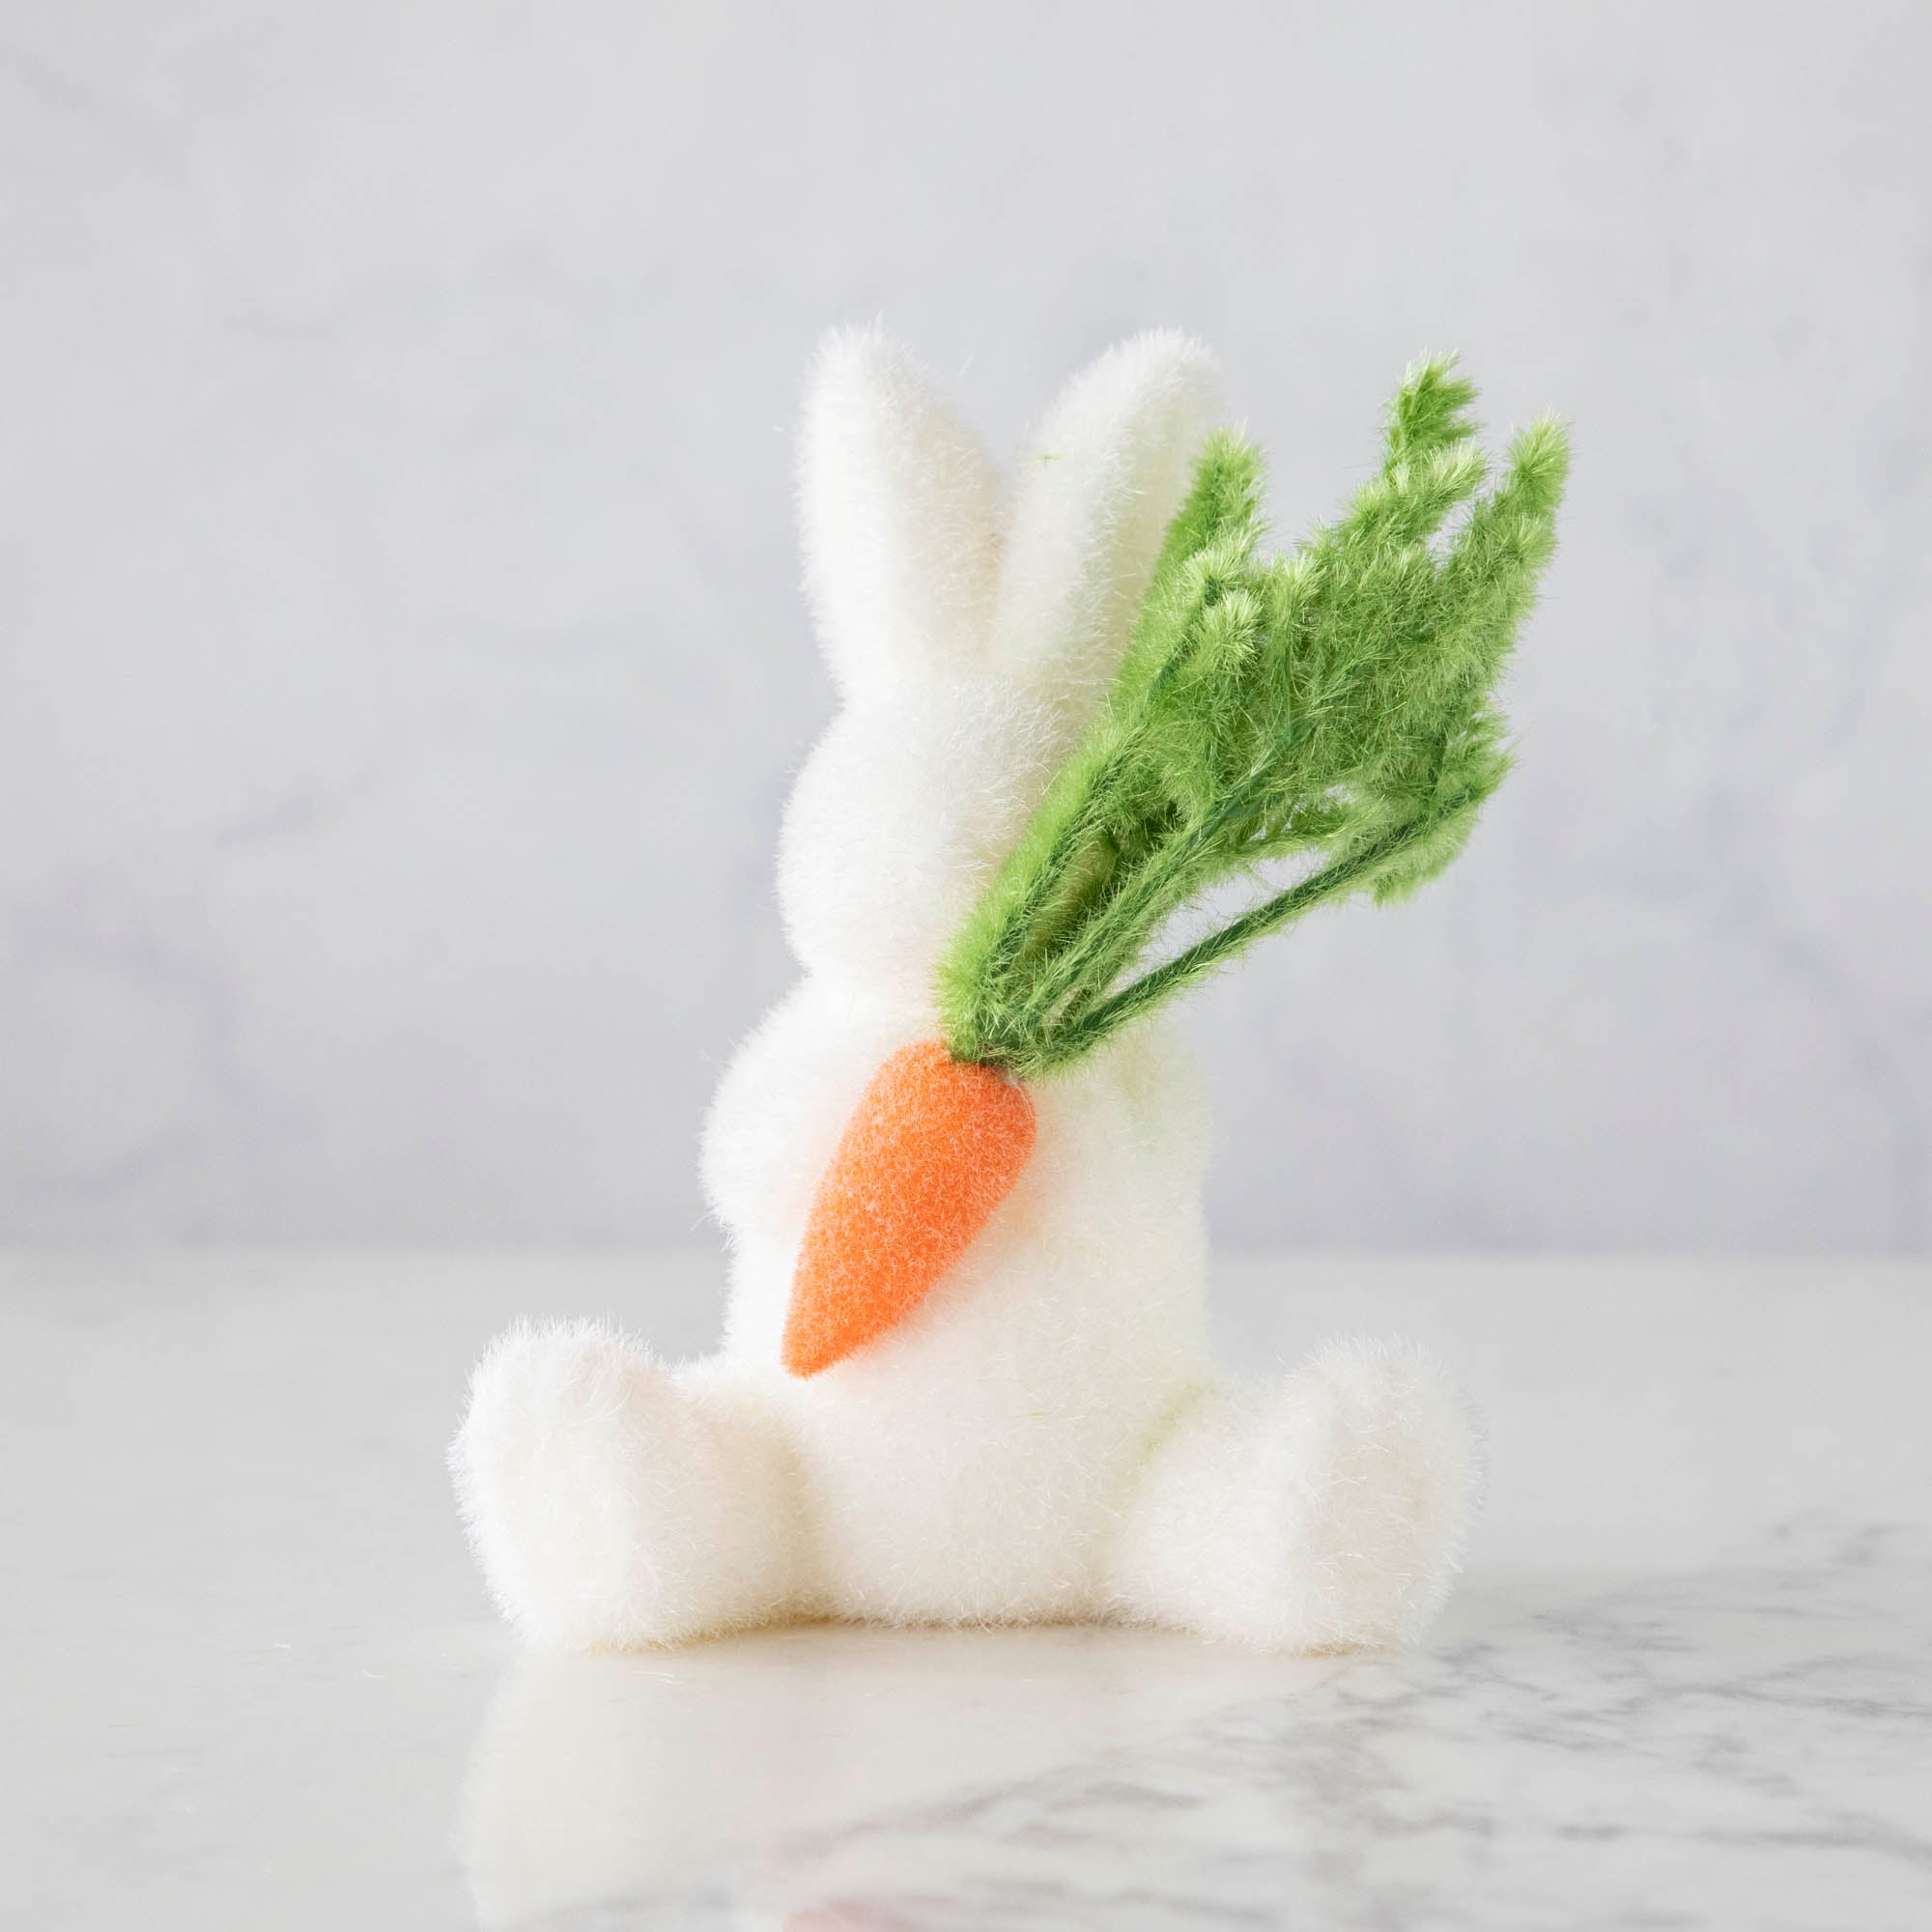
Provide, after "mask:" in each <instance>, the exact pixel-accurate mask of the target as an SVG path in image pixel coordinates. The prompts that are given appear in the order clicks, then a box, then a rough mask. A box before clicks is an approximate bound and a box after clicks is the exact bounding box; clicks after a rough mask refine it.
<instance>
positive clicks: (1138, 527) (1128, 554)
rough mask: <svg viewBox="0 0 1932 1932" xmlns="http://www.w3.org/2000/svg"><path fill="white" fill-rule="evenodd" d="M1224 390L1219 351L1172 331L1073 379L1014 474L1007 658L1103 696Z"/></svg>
mask: <svg viewBox="0 0 1932 1932" xmlns="http://www.w3.org/2000/svg"><path fill="white" fill-rule="evenodd" d="M1217 402H1218V384H1217V383H1216V380H1215V372H1214V363H1213V358H1212V357H1211V356H1210V355H1208V351H1207V350H1206V349H1204V348H1203V347H1202V346H1201V345H1200V344H1199V343H1197V342H1193V341H1190V340H1189V339H1188V338H1187V337H1186V336H1184V335H1180V334H1178V333H1176V332H1175V331H1173V330H1171V329H1163V330H1158V331H1154V332H1151V333H1149V334H1146V335H1136V336H1133V337H1131V338H1129V339H1128V340H1127V341H1125V342H1122V343H1120V344H1118V345H1116V347H1114V348H1112V349H1110V350H1108V351H1107V353H1106V354H1105V355H1102V356H1101V357H1100V358H1099V360H1098V361H1096V362H1094V363H1091V364H1090V365H1089V366H1088V367H1087V368H1085V369H1083V370H1082V371H1081V372H1080V374H1079V375H1077V376H1075V377H1074V378H1073V380H1072V381H1071V382H1070V383H1068V384H1067V385H1066V387H1065V389H1063V390H1062V391H1061V393H1060V398H1059V400H1058V401H1057V402H1056V403H1055V404H1054V406H1053V408H1052V409H1051V410H1050V411H1049V412H1047V416H1046V420H1045V422H1044V424H1043V425H1042V426H1041V428H1040V430H1039V433H1038V435H1037V438H1036V439H1035V441H1034V445H1033V447H1032V449H1031V450H1030V451H1029V453H1028V454H1027V455H1026V456H1024V457H1023V458H1022V459H1021V462H1020V469H1019V473H1018V476H1017V478H1016V479H1015V485H1014V491H1013V502H1012V509H1011V518H1010V522H1009V526H1008V532H1007V540H1006V554H1005V559H1004V561H1003V562H1002V564H1001V567H1000V584H999V592H998V598H997V601H996V605H995V610H994V616H993V626H992V632H991V638H992V646H991V649H992V656H993V659H994V661H995V663H996V664H997V665H998V666H999V667H1000V668H1002V669H1005V670H1007V671H1008V672H1009V673H1010V674H1012V675H1015V676H1018V677H1021V678H1024V679H1026V680H1027V681H1029V682H1030V683H1034V684H1036V685H1037V686H1038V687H1041V688H1043V690H1044V691H1045V692H1046V693H1047V695H1049V696H1055V697H1057V698H1058V699H1059V701H1061V702H1062V703H1063V704H1064V705H1065V706H1066V707H1069V708H1074V709H1078V710H1080V711H1082V712H1084V711H1085V710H1086V709H1089V708H1091V706H1092V704H1093V702H1094V698H1095V696H1097V694H1098V693H1099V692H1100V691H1101V690H1103V689H1104V688H1105V686H1106V684H1107V682H1108V680H1109V679H1110V678H1111V676H1112V675H1113V672H1114V668H1115V667H1116V665H1117V664H1118V663H1119V661H1120V656H1121V652H1122V649H1123V648H1124V646H1125V643H1126V639H1127V633H1128V631H1129V630H1130V629H1131V628H1132V625H1133V621H1134V617H1135V615H1136V613H1137V612H1138V611H1139V609H1140V603H1141V599H1142V597H1143V596H1144V595H1145V594H1146V591H1147V586H1148V580H1149V577H1150V576H1151V573H1152V570H1153V563H1154V558H1155V556H1156V555H1157V554H1159V550H1160V541H1161V535H1162V532H1163V531H1164V530H1165V529H1166V527H1167V524H1168V520H1169V519H1170V518H1171V517H1172V516H1173V515H1174V513H1175V511H1176V510H1178V509H1179V507H1180V502H1181V498H1182V497H1183V496H1184V495H1185V494H1186V491H1187V484H1188V474H1189V470H1190V469H1191V468H1192V465H1193V461H1194V458H1195V455H1196V454H1197V453H1198V451H1199V449H1200V447H1201V443H1202V440H1203V439H1204V438H1205V437H1206V436H1207V434H1208V430H1209V429H1210V428H1212V426H1213V422H1214V417H1215V412H1216V405H1217Z"/></svg>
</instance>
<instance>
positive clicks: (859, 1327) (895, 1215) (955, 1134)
mask: <svg viewBox="0 0 1932 1932" xmlns="http://www.w3.org/2000/svg"><path fill="white" fill-rule="evenodd" d="M1035 1130H1036V1122H1035V1118H1034V1106H1033V1099H1032V1096H1031V1095H1030V1094H1028V1093H1027V1091H1026V1089H1025V1088H1024V1087H1021V1086H1018V1085H1016V1084H1015V1083H1014V1082H1012V1081H1010V1080H1009V1079H1008V1078H1007V1077H1006V1076H1005V1075H1004V1074H1003V1073H1001V1072H999V1071H998V1069H997V1068H994V1067H990V1066H980V1065H975V1064H973V1063H972V1062H968V1061H959V1060H954V1059H953V1057H952V1053H951V1051H950V1050H949V1049H948V1047H947V1045H946V1042H945V1041H944V1040H938V1039H922V1040H915V1041H914V1042H913V1043H912V1044H911V1045H909V1046H902V1047H900V1048H899V1050H898V1051H897V1052H896V1053H895V1054H894V1055H892V1057H891V1058H890V1059H889V1060H887V1061H886V1063H885V1065H883V1066H881V1067H880V1068H879V1070H878V1072H877V1073H875V1074H874V1075H873V1076H872V1080H871V1084H870V1085H869V1086H867V1089H866V1092H865V1094H864V1096H863V1097H862V1098H861V1100H860V1102H859V1105H858V1107H857V1109H856V1110H855V1111H854V1113H853V1115H852V1118H851V1120H850V1121H849V1122H847V1123H846V1127H845V1131H844V1133H843V1135H842V1136H841V1137H840V1139H839V1142H838V1151H837V1152H835V1153H834V1155H833V1157H832V1164H831V1166H830V1167H828V1168H827V1169H826V1171H825V1176H824V1178H823V1179H821V1180H820V1182H819V1184H818V1192H817V1194H816V1195H815V1196H814V1197H813V1200H812V1204H811V1213H810V1218H809V1219H808V1221H807V1224H806V1231H805V1240H804V1242H803V1244H802V1245H801V1247H800V1249H799V1258H798V1267H797V1269H796V1272H795V1273H794V1275H793V1277H792V1295H791V1306H790V1308H789V1310H788V1311H787V1313H786V1317H785V1328H784V1338H783V1341H782V1343H781V1347H780V1350H779V1359H780V1361H781V1363H782V1364H783V1366H784V1367H785V1369H786V1370H787V1371H788V1372H789V1373H790V1374H792V1375H794V1376H799V1377H801V1378H804V1377H810V1376H815V1375H817V1374H819V1373H820V1372H821V1371H823V1370H825V1369H829V1368H830V1367H832V1365H833V1364H834V1363H835V1362H838V1361H842V1360H843V1359H844V1358H845V1356H847V1355H849V1354H850V1353H851V1352H852V1351H853V1350H855V1349H859V1348H863V1347H864V1346H865V1345H866V1344H867V1342H871V1341H874V1340H876V1339H877V1338H878V1337H879V1336H881V1335H883V1334H885V1333H886V1331H887V1330H888V1329H890V1328H893V1327H895V1326H896V1325H897V1324H898V1323H899V1322H900V1321H904V1320H905V1319H906V1317H907V1316H909V1315H910V1314H911V1313H912V1312H913V1310H914V1309H916V1308H917V1307H918V1306H919V1305H920V1303H921V1302H923V1300H924V1299H925V1297H926V1295H927V1294H928V1293H931V1291H932V1289H933V1288H934V1287H935V1286H936V1285H937V1283H938V1282H939V1281H940V1280H941V1279H942V1277H943V1276H944V1275H945V1274H946V1272H947V1270H948V1269H949V1268H951V1267H952V1264H954V1263H955V1262H956V1261H957V1260H958V1259H959V1257H960V1256H961V1255H963V1254H964V1253H965V1252H966V1250H967V1249H968V1248H969V1247H970V1246H972V1244H973V1242H974V1241H975V1240H976V1239H977V1238H978V1236H979V1235H980V1231H981V1230H982V1229H983V1228H984V1227H985V1225H986V1223H987V1222H988V1221H989V1220H990V1219H991V1218H992V1215H993V1210H994V1209H995V1208H998V1207H999V1205H1000V1203H1001V1202H1002V1201H1004V1200H1005V1199H1006V1197H1007V1195H1008V1194H1009V1192H1010V1191H1011V1189H1012V1185H1013V1183H1014V1182H1015V1181H1016V1180H1017V1179H1019V1177H1020V1174H1021V1172H1022V1170H1023V1169H1024V1168H1025V1166H1026V1164H1027V1161H1028V1159H1029V1157H1030V1156H1031V1155H1032V1152H1033V1144H1034V1135H1035Z"/></svg>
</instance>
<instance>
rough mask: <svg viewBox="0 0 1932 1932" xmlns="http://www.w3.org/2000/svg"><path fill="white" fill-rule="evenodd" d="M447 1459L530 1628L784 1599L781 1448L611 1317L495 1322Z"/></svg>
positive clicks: (580, 1629) (691, 1622) (758, 1605)
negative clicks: (495, 1334)
mask: <svg viewBox="0 0 1932 1932" xmlns="http://www.w3.org/2000/svg"><path fill="white" fill-rule="evenodd" d="M449 1461H450V1469H451V1472H452V1474H453V1475H454V1477H455V1480H456V1488H457V1493H458V1496H459V1498H460V1500H461V1502H462V1505H463V1513H464V1519H465V1521H466V1522H467V1523H468V1525H469V1537H470V1541H471V1543H472V1544H473V1546H474V1548H475V1550H476V1555H477V1559H478V1561H479V1563H480V1564H481V1566H482V1569H483V1574H484V1577H485V1580H486V1581H487V1582H488V1584H489V1586H490V1591H491V1594H492V1595H493V1596H494V1597H495V1598H496V1599H497V1603H498V1604H499V1605H501V1607H502V1610H503V1613H504V1614H505V1616H507V1617H508V1618H509V1620H510V1622H511V1623H512V1624H513V1625H515V1627H516V1628H517V1630H518V1631H519V1632H520V1633H521V1634H523V1635H524V1636H525V1637H526V1639H528V1640H529V1641H530V1642H532V1643H535V1644H538V1645H540V1646H542V1647H544V1648H547V1649H554V1650H578V1651H582V1650H615V1649H628V1648H632V1647H635V1646H638V1645H644V1644H664V1643H677V1642H682V1641H684V1640H686V1639H688V1638H690V1637H694V1636H700V1635H703V1634H707V1633H710V1632H713V1631H720V1630H728V1629H733V1628H737V1627H740V1626H743V1625H746V1624H753V1623H761V1622H764V1621H767V1620H768V1619H769V1618H771V1617H772V1616H773V1615H775V1614H777V1613H778V1612H779V1611H780V1609H781V1606H782V1605H783V1602H784V1599H785V1597H786V1594H787V1577H788V1572H789V1567H790V1566H789V1561H788V1557H787V1527H786V1526H787V1525H788V1523H790V1522H791V1520H793V1519H794V1518H795V1515H796V1511H795V1509H794V1507H793V1505H792V1502H791V1498H790V1495H789V1487H790V1486H789V1477H788V1472H787V1469H786V1466H785V1460H784V1456H783V1452H782V1449H781V1446H780V1445H779V1444H778V1443H777V1441H776V1440H775V1439H774V1438H773V1437H772V1436H771V1435H770V1434H769V1433H768V1432H767V1431H765V1430H762V1429H761V1428H760V1427H759V1425H758V1423H757V1422H756V1420H755V1418H754V1417H753V1416H752V1415H751V1414H749V1413H746V1412H743V1411H741V1410H739V1409H737V1408H734V1407H731V1406H726V1405H725V1403H723V1402H721V1401H719V1400H717V1399H716V1397H715V1396H714V1395H713V1394H712V1393H711V1392H708V1391H692V1390H687V1389H685V1388H683V1387H680V1386H679V1384H678V1383H677V1382H675V1381H674V1380H673V1379H672V1378H671V1377H670V1376H669V1375H668V1374H667V1373H666V1372H665V1370H664V1369H662V1368H661V1367H660V1366H659V1365H658V1364H657V1363H656V1362H655V1361H653V1360H652V1359H651V1357H650V1356H649V1355H648V1354H646V1353H645V1352H644V1351H643V1350H640V1349H639V1348H637V1347H636V1346H634V1345H633V1344H632V1343H630V1342H627V1341H625V1340H624V1339H623V1338H622V1337H620V1336H617V1335H615V1334H612V1333H611V1331H610V1330H609V1329H606V1328H603V1327H599V1326H596V1325H594V1324H589V1323H577V1324H571V1325H567V1326H558V1327H549V1328H528V1327H526V1328H517V1329H512V1330H511V1331H510V1332H509V1333H508V1334H505V1335H503V1336H500V1337H499V1338H498V1339H497V1342H496V1344H495V1345H494V1346H493V1347H492V1348H491V1350H490V1352H489V1353H488V1354H487V1355H485V1356H484V1358H483V1360H482V1362H481V1363H480V1364H479V1365H478V1367H477V1370H476V1373H475V1376H474V1378H472V1380H471V1383H470V1394H469V1415H468V1417H467V1418H466V1420H465V1422H464V1425H463V1429H462V1432H461V1433H460V1434H459V1435H458V1436H457V1438H456V1440H455V1442H454V1443H453V1444H452V1445H451V1448H450V1455H449Z"/></svg>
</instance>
